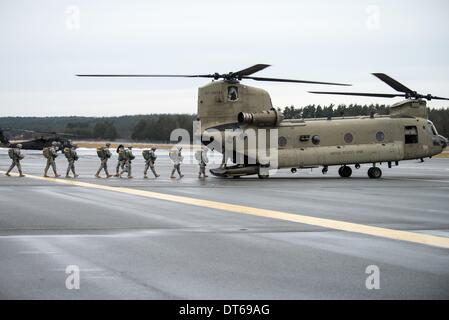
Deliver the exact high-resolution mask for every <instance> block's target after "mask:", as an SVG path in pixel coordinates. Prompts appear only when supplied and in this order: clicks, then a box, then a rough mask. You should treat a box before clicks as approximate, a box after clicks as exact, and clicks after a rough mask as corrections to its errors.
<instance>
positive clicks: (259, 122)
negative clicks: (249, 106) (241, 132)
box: [237, 109, 284, 127]
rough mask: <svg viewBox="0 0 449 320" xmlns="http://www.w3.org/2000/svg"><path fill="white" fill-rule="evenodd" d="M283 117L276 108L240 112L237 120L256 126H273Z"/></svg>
mask: <svg viewBox="0 0 449 320" xmlns="http://www.w3.org/2000/svg"><path fill="white" fill-rule="evenodd" d="M283 119H284V117H283V115H282V114H281V113H279V112H278V111H277V110H276V109H271V110H267V111H262V112H256V113H246V112H240V113H239V114H238V116H237V120H238V122H239V123H240V124H251V125H255V126H257V127H273V126H276V125H278V124H279V123H280V122H281V121H282V120H283Z"/></svg>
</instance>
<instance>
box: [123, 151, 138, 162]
mask: <svg viewBox="0 0 449 320" xmlns="http://www.w3.org/2000/svg"><path fill="white" fill-rule="evenodd" d="M125 155H126V159H128V160H134V159H135V158H136V157H135V156H134V155H133V152H132V151H131V150H126V153H125Z"/></svg>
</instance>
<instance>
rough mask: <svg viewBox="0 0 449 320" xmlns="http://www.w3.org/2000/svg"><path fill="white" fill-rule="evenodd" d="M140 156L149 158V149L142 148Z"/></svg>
mask: <svg viewBox="0 0 449 320" xmlns="http://www.w3.org/2000/svg"><path fill="white" fill-rule="evenodd" d="M142 156H143V158H144V159H145V160H147V161H148V160H150V150H143V151H142Z"/></svg>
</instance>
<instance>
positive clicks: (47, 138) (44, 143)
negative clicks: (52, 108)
mask: <svg viewBox="0 0 449 320" xmlns="http://www.w3.org/2000/svg"><path fill="white" fill-rule="evenodd" d="M5 131H15V132H27V133H31V134H36V133H37V134H39V135H40V137H38V138H34V139H30V140H20V141H14V142H10V141H9V139H8V138H7V137H6V135H5ZM73 136H74V135H73V134H66V133H57V132H47V131H33V130H25V129H9V128H7V129H6V128H5V129H1V128H0V147H4V148H14V147H16V146H17V144H21V145H22V149H23V150H42V149H44V148H46V147H51V145H52V142H53V141H56V142H58V151H62V150H64V148H66V147H68V148H71V147H73V143H72V140H70V139H69V138H68V137H73Z"/></svg>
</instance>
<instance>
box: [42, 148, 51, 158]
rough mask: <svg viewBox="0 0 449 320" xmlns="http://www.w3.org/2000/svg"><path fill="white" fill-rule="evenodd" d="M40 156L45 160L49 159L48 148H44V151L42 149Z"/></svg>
mask: <svg viewBox="0 0 449 320" xmlns="http://www.w3.org/2000/svg"><path fill="white" fill-rule="evenodd" d="M42 154H43V155H44V157H45V158H47V159H50V158H51V152H50V148H48V147H45V148H44V149H42Z"/></svg>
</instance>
